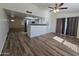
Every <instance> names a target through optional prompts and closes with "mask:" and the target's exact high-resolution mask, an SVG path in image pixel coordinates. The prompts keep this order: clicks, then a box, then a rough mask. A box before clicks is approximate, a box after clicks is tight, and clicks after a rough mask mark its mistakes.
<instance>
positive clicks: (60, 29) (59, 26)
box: [56, 18, 65, 34]
mask: <svg viewBox="0 0 79 59" xmlns="http://www.w3.org/2000/svg"><path fill="white" fill-rule="evenodd" d="M64 27H65V18H57V23H56V33H59V34H64Z"/></svg>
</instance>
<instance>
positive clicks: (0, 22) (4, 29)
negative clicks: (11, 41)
mask: <svg viewBox="0 0 79 59" xmlns="http://www.w3.org/2000/svg"><path fill="white" fill-rule="evenodd" d="M7 33H8V21H7V18H6V16H5V13H4V11H3V10H2V8H1V7H0V53H1V51H2V49H3V46H4V43H5V40H6V37H7Z"/></svg>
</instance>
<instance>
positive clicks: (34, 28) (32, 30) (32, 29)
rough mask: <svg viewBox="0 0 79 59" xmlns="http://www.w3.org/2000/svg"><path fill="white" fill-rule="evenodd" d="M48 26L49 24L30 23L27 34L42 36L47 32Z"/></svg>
mask: <svg viewBox="0 0 79 59" xmlns="http://www.w3.org/2000/svg"><path fill="white" fill-rule="evenodd" d="M47 28H48V26H47V24H29V25H28V26H27V34H28V36H29V37H30V38H32V37H36V36H40V35H43V34H46V33H47Z"/></svg>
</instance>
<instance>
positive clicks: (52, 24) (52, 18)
mask: <svg viewBox="0 0 79 59" xmlns="http://www.w3.org/2000/svg"><path fill="white" fill-rule="evenodd" d="M45 19H46V21H47V23H48V32H55V29H56V15H55V14H54V13H52V12H49V11H46V12H45Z"/></svg>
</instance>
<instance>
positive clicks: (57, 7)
mask: <svg viewBox="0 0 79 59" xmlns="http://www.w3.org/2000/svg"><path fill="white" fill-rule="evenodd" d="M63 4H64V3H60V4H59V3H55V5H54V6H53V7H48V8H50V9H51V10H50V12H51V11H53V12H54V13H57V12H59V11H60V10H63V9H67V7H62V6H63Z"/></svg>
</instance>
